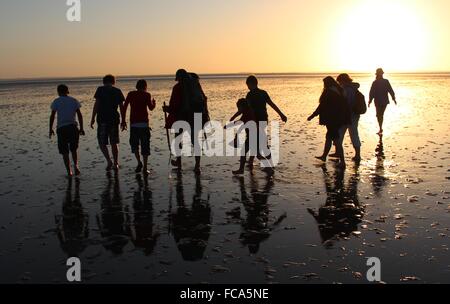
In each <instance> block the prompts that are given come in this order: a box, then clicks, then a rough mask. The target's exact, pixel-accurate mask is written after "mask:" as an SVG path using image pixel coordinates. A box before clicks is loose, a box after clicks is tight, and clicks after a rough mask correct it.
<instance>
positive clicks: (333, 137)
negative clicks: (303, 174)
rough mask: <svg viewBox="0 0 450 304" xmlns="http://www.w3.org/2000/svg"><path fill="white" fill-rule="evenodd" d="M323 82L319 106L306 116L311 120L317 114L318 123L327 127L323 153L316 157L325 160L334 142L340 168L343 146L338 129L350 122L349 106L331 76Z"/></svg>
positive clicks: (343, 164)
mask: <svg viewBox="0 0 450 304" xmlns="http://www.w3.org/2000/svg"><path fill="white" fill-rule="evenodd" d="M323 83H324V90H323V92H322V95H321V97H320V103H319V106H318V107H317V109H316V111H314V113H313V114H312V115H311V116H309V117H308V121H311V120H313V119H314V118H315V117H316V116H319V123H320V125H323V126H326V128H327V135H326V141H325V147H324V151H323V154H322V156H318V157H316V158H317V159H320V160H321V161H324V162H325V161H326V160H327V157H328V154H329V152H330V149H331V146H332V144H333V143H334V145H335V146H336V153H337V155H338V157H339V159H340V162H339V165H340V166H341V167H342V168H345V157H344V148H343V146H342V141H341V140H340V137H341V136H340V130H341V128H342V127H344V126H345V125H348V124H350V121H351V117H350V111H349V107H348V105H347V103H346V100H345V97H344V92H343V89H342V88H341V87H340V86H339V84H338V83H337V82H336V81H335V80H334V78H333V77H331V76H328V77H326V78H324V79H323Z"/></svg>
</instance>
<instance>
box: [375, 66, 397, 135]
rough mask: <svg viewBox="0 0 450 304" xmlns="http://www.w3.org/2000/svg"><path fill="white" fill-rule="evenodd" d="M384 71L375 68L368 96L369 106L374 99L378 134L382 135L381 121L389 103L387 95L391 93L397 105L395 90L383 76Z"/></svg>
mask: <svg viewBox="0 0 450 304" xmlns="http://www.w3.org/2000/svg"><path fill="white" fill-rule="evenodd" d="M383 75H384V71H383V69H377V72H376V76H377V79H376V80H375V81H374V82H373V84H372V87H371V89H370V97H369V107H370V105H371V104H372V101H373V100H375V108H376V109H377V119H378V124H379V126H380V131H379V132H378V135H380V136H381V135H383V121H384V112H385V111H386V108H387V106H388V105H389V103H390V102H389V95H391V97H392V100H393V101H394V103H395V104H396V105H397V99H396V97H395V92H394V90H393V89H392V86H391V83H390V82H389V80H387V79H385V78H383Z"/></svg>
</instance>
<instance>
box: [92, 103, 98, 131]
mask: <svg viewBox="0 0 450 304" xmlns="http://www.w3.org/2000/svg"><path fill="white" fill-rule="evenodd" d="M97 109H98V99H96V100H95V103H94V107H93V108H92V118H91V128H92V129H94V124H95V117H97Z"/></svg>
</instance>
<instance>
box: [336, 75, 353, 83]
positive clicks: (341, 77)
mask: <svg viewBox="0 0 450 304" xmlns="http://www.w3.org/2000/svg"><path fill="white" fill-rule="evenodd" d="M337 81H338V82H353V79H351V78H350V75H348V74H346V73H344V74H341V75H339V76H338V77H337Z"/></svg>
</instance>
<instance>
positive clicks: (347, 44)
mask: <svg viewBox="0 0 450 304" xmlns="http://www.w3.org/2000/svg"><path fill="white" fill-rule="evenodd" d="M347 13H348V15H347V16H345V17H344V18H343V19H342V20H345V21H344V22H343V24H342V25H341V26H337V31H338V32H337V33H336V38H337V42H336V45H337V46H338V56H339V58H338V60H339V64H340V65H341V66H342V67H345V68H346V69H349V70H354V71H367V70H371V69H373V68H374V67H379V66H383V67H385V68H387V69H389V70H391V71H414V70H421V69H423V68H425V67H426V66H427V62H426V59H427V58H426V57H427V45H428V41H427V37H428V36H427V32H428V30H427V28H426V24H425V22H424V21H423V20H422V19H421V16H420V11H419V10H418V9H417V8H416V7H415V6H414V4H413V3H412V2H410V1H408V2H404V1H400V2H399V1H397V2H393V1H366V2H364V3H363V4H362V5H359V6H357V7H355V8H353V9H351V10H348V11H347Z"/></svg>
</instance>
